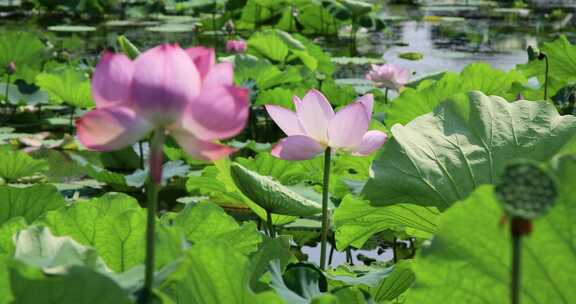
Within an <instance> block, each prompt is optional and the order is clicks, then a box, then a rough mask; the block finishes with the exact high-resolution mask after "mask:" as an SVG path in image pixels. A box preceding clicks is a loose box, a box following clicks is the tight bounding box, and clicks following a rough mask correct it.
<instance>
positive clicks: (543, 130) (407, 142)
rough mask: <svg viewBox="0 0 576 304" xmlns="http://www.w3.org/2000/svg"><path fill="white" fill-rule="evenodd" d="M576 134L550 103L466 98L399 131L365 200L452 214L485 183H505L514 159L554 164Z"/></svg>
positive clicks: (569, 119)
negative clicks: (504, 174) (454, 207)
mask: <svg viewBox="0 0 576 304" xmlns="http://www.w3.org/2000/svg"><path fill="white" fill-rule="evenodd" d="M575 131H576V117H574V116H571V115H567V116H560V115H559V114H558V111H557V110H556V109H555V108H554V106H553V105H552V104H550V103H543V102H534V101H526V100H521V101H516V102H512V103H509V102H507V101H506V100H504V99H503V98H500V97H497V96H490V97H489V96H486V95H484V94H483V93H481V92H470V93H468V94H466V95H463V94H462V95H458V96H456V97H454V98H452V99H451V100H449V101H447V102H445V103H443V104H441V105H440V106H438V107H437V108H436V109H435V110H434V112H432V113H429V114H426V115H422V116H420V117H418V118H417V119H415V120H413V121H411V122H410V123H408V124H407V125H406V126H402V125H395V126H393V127H392V129H391V132H392V134H393V139H392V140H391V141H390V142H388V143H386V145H385V146H384V148H383V151H382V153H380V154H379V156H378V157H377V159H376V160H375V161H374V163H373V165H372V168H373V170H374V173H375V175H374V177H373V178H370V179H369V180H368V182H367V184H366V186H365V187H364V189H363V194H364V196H365V198H366V199H368V200H370V201H371V202H372V203H373V204H376V205H393V204H401V203H409V204H410V203H414V204H419V205H423V206H434V207H437V208H438V209H440V210H444V209H446V208H448V207H449V206H450V205H452V204H453V203H454V202H455V201H458V200H461V199H464V198H465V197H466V196H468V194H469V193H471V192H472V191H473V190H474V189H475V188H476V187H478V186H479V185H482V184H495V183H497V182H498V180H499V178H500V176H501V174H502V172H503V170H504V167H505V166H506V165H507V163H508V162H510V161H511V160H515V159H517V158H520V157H521V158H524V159H527V160H534V161H545V160H547V159H549V158H551V157H552V156H554V154H555V153H556V152H558V151H559V150H560V149H561V148H562V147H563V146H564V145H566V143H567V142H569V141H570V140H571V139H572V137H573V134H574V132H575Z"/></svg>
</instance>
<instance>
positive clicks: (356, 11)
mask: <svg viewBox="0 0 576 304" xmlns="http://www.w3.org/2000/svg"><path fill="white" fill-rule="evenodd" d="M341 2H342V4H344V6H345V7H346V8H347V9H349V10H350V12H351V13H352V15H356V16H360V15H363V14H366V13H369V12H370V11H371V10H372V4H371V3H368V2H364V1H359V0H341Z"/></svg>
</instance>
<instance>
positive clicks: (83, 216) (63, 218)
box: [40, 193, 146, 272]
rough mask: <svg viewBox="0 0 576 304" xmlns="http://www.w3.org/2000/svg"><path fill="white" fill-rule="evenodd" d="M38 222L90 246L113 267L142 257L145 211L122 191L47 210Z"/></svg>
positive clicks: (132, 263)
mask: <svg viewBox="0 0 576 304" xmlns="http://www.w3.org/2000/svg"><path fill="white" fill-rule="evenodd" d="M40 224H43V225H46V226H48V227H49V228H50V230H52V232H53V233H54V234H55V235H58V236H62V235H65V236H69V237H71V238H73V239H74V240H75V241H77V242H78V243H80V244H83V245H87V246H91V247H93V248H94V249H96V251H97V252H98V255H99V256H101V257H102V259H103V260H104V261H105V262H106V264H107V265H108V266H109V267H110V268H111V269H112V270H114V271H117V272H122V271H126V270H128V269H130V268H131V267H133V266H135V265H137V264H139V263H142V262H143V261H144V246H143V244H144V239H145V238H144V232H145V227H146V211H145V210H144V209H142V208H140V206H139V205H138V202H137V201H136V200H135V199H134V198H132V197H130V196H128V195H125V194H120V193H108V194H106V195H104V196H102V197H99V198H94V199H92V200H89V201H81V202H77V203H75V204H72V205H70V206H67V207H65V208H61V209H59V210H55V211H52V212H50V213H48V214H47V215H46V217H45V219H43V220H42V221H41V222H40Z"/></svg>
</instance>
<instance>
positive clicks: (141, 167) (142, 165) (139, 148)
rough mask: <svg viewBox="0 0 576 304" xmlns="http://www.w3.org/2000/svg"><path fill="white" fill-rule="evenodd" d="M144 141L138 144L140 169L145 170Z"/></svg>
mask: <svg viewBox="0 0 576 304" xmlns="http://www.w3.org/2000/svg"><path fill="white" fill-rule="evenodd" d="M143 143H144V141H143V140H141V141H139V142H138V154H139V156H140V169H142V170H144V148H143V147H142V145H143Z"/></svg>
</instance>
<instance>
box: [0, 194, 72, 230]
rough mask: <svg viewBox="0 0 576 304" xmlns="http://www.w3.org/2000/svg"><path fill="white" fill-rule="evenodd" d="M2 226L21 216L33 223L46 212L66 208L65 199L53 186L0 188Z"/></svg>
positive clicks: (0, 218) (0, 222) (0, 221)
mask: <svg viewBox="0 0 576 304" xmlns="http://www.w3.org/2000/svg"><path fill="white" fill-rule="evenodd" d="M0 201H1V202H2V204H0V224H3V223H4V222H6V221H8V220H10V219H12V218H15V217H18V216H21V217H23V218H25V219H26V221H27V222H29V223H31V222H33V221H35V220H36V219H38V218H40V217H41V216H43V215H44V214H45V213H46V212H48V211H50V210H54V209H58V208H60V207H62V206H64V198H62V196H61V195H60V193H58V190H57V189H56V187H54V186H53V185H33V186H30V187H24V188H21V187H10V186H0Z"/></svg>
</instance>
